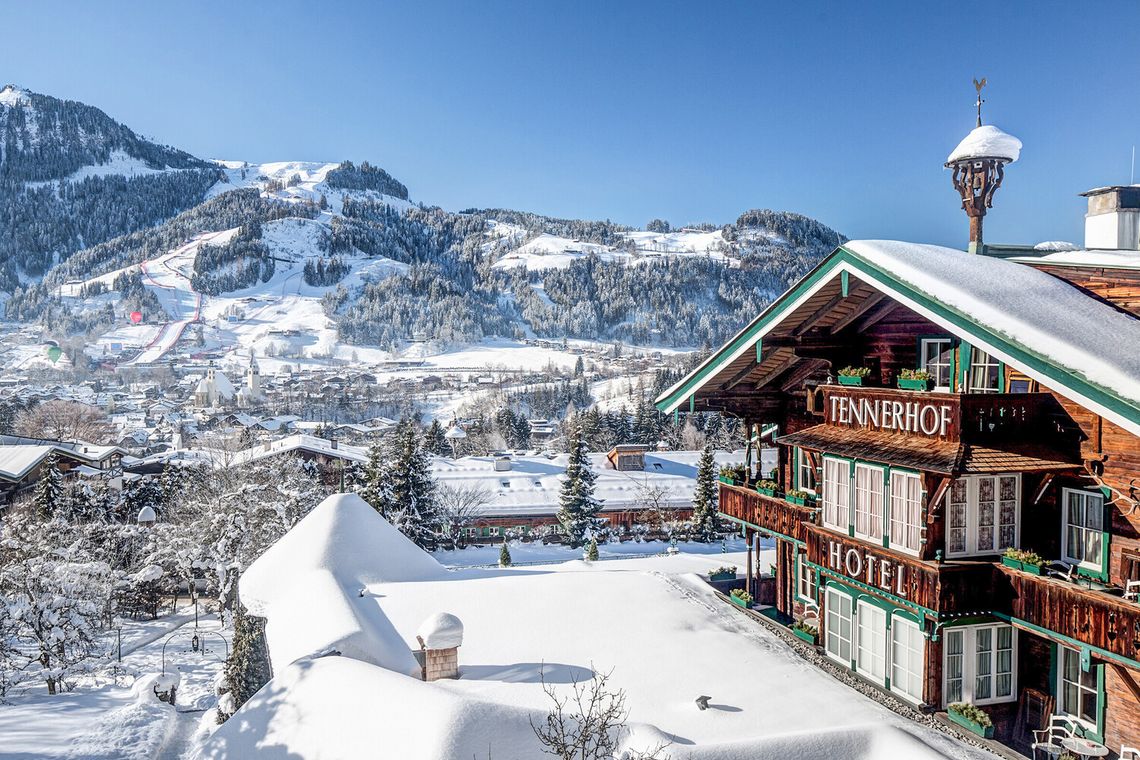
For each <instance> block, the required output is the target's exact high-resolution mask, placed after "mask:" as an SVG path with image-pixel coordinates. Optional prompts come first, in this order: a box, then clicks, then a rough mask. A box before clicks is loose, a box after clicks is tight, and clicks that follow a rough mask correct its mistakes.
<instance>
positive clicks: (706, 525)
mask: <svg viewBox="0 0 1140 760" xmlns="http://www.w3.org/2000/svg"><path fill="white" fill-rule="evenodd" d="M719 523H720V520H719V518H718V517H717V480H716V462H715V460H714V459H713V451H712V446H711V445H706V446H705V448H704V451H702V452H701V458H700V461H699V463H698V464H697V485H696V488H695V489H694V490H693V527H694V529H695V530H696V534H697V536H698V537H699V538H700V539H701V540H703V541H711V540H712V539H714V538H716V535H717V533H719V532H720V524H719Z"/></svg>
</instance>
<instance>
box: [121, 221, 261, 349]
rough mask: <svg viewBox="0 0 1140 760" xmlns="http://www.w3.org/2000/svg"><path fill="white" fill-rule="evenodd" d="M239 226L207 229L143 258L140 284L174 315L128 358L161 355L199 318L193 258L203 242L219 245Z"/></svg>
mask: <svg viewBox="0 0 1140 760" xmlns="http://www.w3.org/2000/svg"><path fill="white" fill-rule="evenodd" d="M238 229H240V228H238V227H235V228H233V229H230V230H222V231H221V232H207V233H204V234H201V235H196V236H195V237H194V239H193V240H191V241H190V242H189V243H186V244H185V245H183V246H181V247H180V248H175V249H174V250H173V251H171V252H170V253H165V254H163V255H162V256H158V257H156V258H153V259H149V260H147V261H144V262H143V263H142V264H141V265H140V268H141V269H142V274H143V284H144V285H146V287H147V288H148V289H149V290H150V291H151V292H152V293H154V295H155V296H156V297H157V298H158V300H159V303H161V304H162V307H163V309H164V310H165V311H166V314H167V316H169V317H173V320H168V321H167V322H166V323H165V324H163V326H162V328H161V329H160V330H159V331H158V334H157V335H155V337H154V339H153V340H152V341H151V342H150V343H148V344H147V345H146V346H144V347H143V350H142V351H141V352H139V355H138V356H136V357H135V358H134V359H131V360H130V361H129V362H127V363H126V364H127V365H131V364H150V363H153V362H156V361H158V360H159V359H161V358H162V356H163V354H165V353H166V352H167V351H169V350H170V349H172V348H174V346H175V345H176V344H177V343H178V339H179V338H181V337H182V333H183V332H184V331H185V330H186V327H187V325H190V324H191V323H193V322H197V321H198V317H199V316H200V315H201V313H202V299H203V296H202V294H201V293H198V292H197V291H195V290H194V288H193V287H191V285H190V278H191V276H192V275H193V273H194V258H195V257H196V256H197V255H198V250H199V249H200V248H201V247H202V246H203V245H205V244H210V245H221V244H224V243H226V242H228V241H229V240H230V239H231V238H232V237H233V236H234V235H236V234H237V232H238Z"/></svg>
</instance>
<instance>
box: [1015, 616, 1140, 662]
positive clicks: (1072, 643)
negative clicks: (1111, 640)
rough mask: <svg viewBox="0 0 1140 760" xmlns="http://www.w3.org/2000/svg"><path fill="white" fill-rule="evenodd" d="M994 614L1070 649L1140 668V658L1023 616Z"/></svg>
mask: <svg viewBox="0 0 1140 760" xmlns="http://www.w3.org/2000/svg"><path fill="white" fill-rule="evenodd" d="M993 616H994V617H996V618H999V619H1001V620H1006V621H1008V622H1010V623H1012V624H1013V625H1016V626H1018V627H1019V628H1024V629H1026V630H1027V631H1032V632H1033V633H1036V634H1039V635H1041V636H1044V637H1045V638H1047V639H1052V640H1053V643H1055V644H1056V643H1064V645H1065V646H1067V647H1068V648H1069V649H1077V650H1079V649H1082V648H1083V649H1088V650H1090V651H1092V652H1095V653H1096V655H1097V657H1100V658H1101V659H1102V660H1111V661H1113V662H1118V663H1120V664H1121V665H1127V666H1128V667H1130V668H1140V660H1130V659H1129V658H1127V657H1125V656H1124V655H1120V654H1117V653H1116V652H1110V651H1108V650H1107V649H1101V648H1100V647H1094V646H1092V645H1090V644H1086V643H1085V642H1083V641H1078V640H1077V639H1074V638H1073V637H1072V636H1066V635H1065V634H1063V633H1057V632H1056V631H1051V630H1049V629H1048V628H1043V627H1041V626H1039V625H1037V624H1035V623H1030V622H1029V621H1028V620H1022V619H1021V618H1017V617H1013V616H1012V615H1007V614H1006V613H1004V612H994V613H993ZM1058 640H1059V641H1058Z"/></svg>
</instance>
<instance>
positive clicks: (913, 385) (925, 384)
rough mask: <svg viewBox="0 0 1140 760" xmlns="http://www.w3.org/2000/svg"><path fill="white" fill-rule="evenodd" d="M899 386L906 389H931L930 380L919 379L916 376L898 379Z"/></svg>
mask: <svg viewBox="0 0 1140 760" xmlns="http://www.w3.org/2000/svg"><path fill="white" fill-rule="evenodd" d="M898 384H899V388H900V389H901V390H904V391H925V390H929V389H930V381H929V380H917V379H915V378H903V377H900V378H899V379H898Z"/></svg>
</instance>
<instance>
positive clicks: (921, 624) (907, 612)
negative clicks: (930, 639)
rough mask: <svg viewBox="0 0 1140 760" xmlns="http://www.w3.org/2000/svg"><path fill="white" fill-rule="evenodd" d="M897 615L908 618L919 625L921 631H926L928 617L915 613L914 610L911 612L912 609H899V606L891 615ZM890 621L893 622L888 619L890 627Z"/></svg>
mask: <svg viewBox="0 0 1140 760" xmlns="http://www.w3.org/2000/svg"><path fill="white" fill-rule="evenodd" d="M896 616H897V617H901V618H906V619H907V620H909V621H910V622H912V623H914V624H915V625H917V626H918V630H919V633H926V618H924V617H920V616H918V615H916V614H914V613H913V612H911V611H910V610H904V609H899V608H898V607H895V608H894V610H892V611H891V617H896ZM890 622H891V621H890V619H888V620H887V627H888V628H889V627H890Z"/></svg>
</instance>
